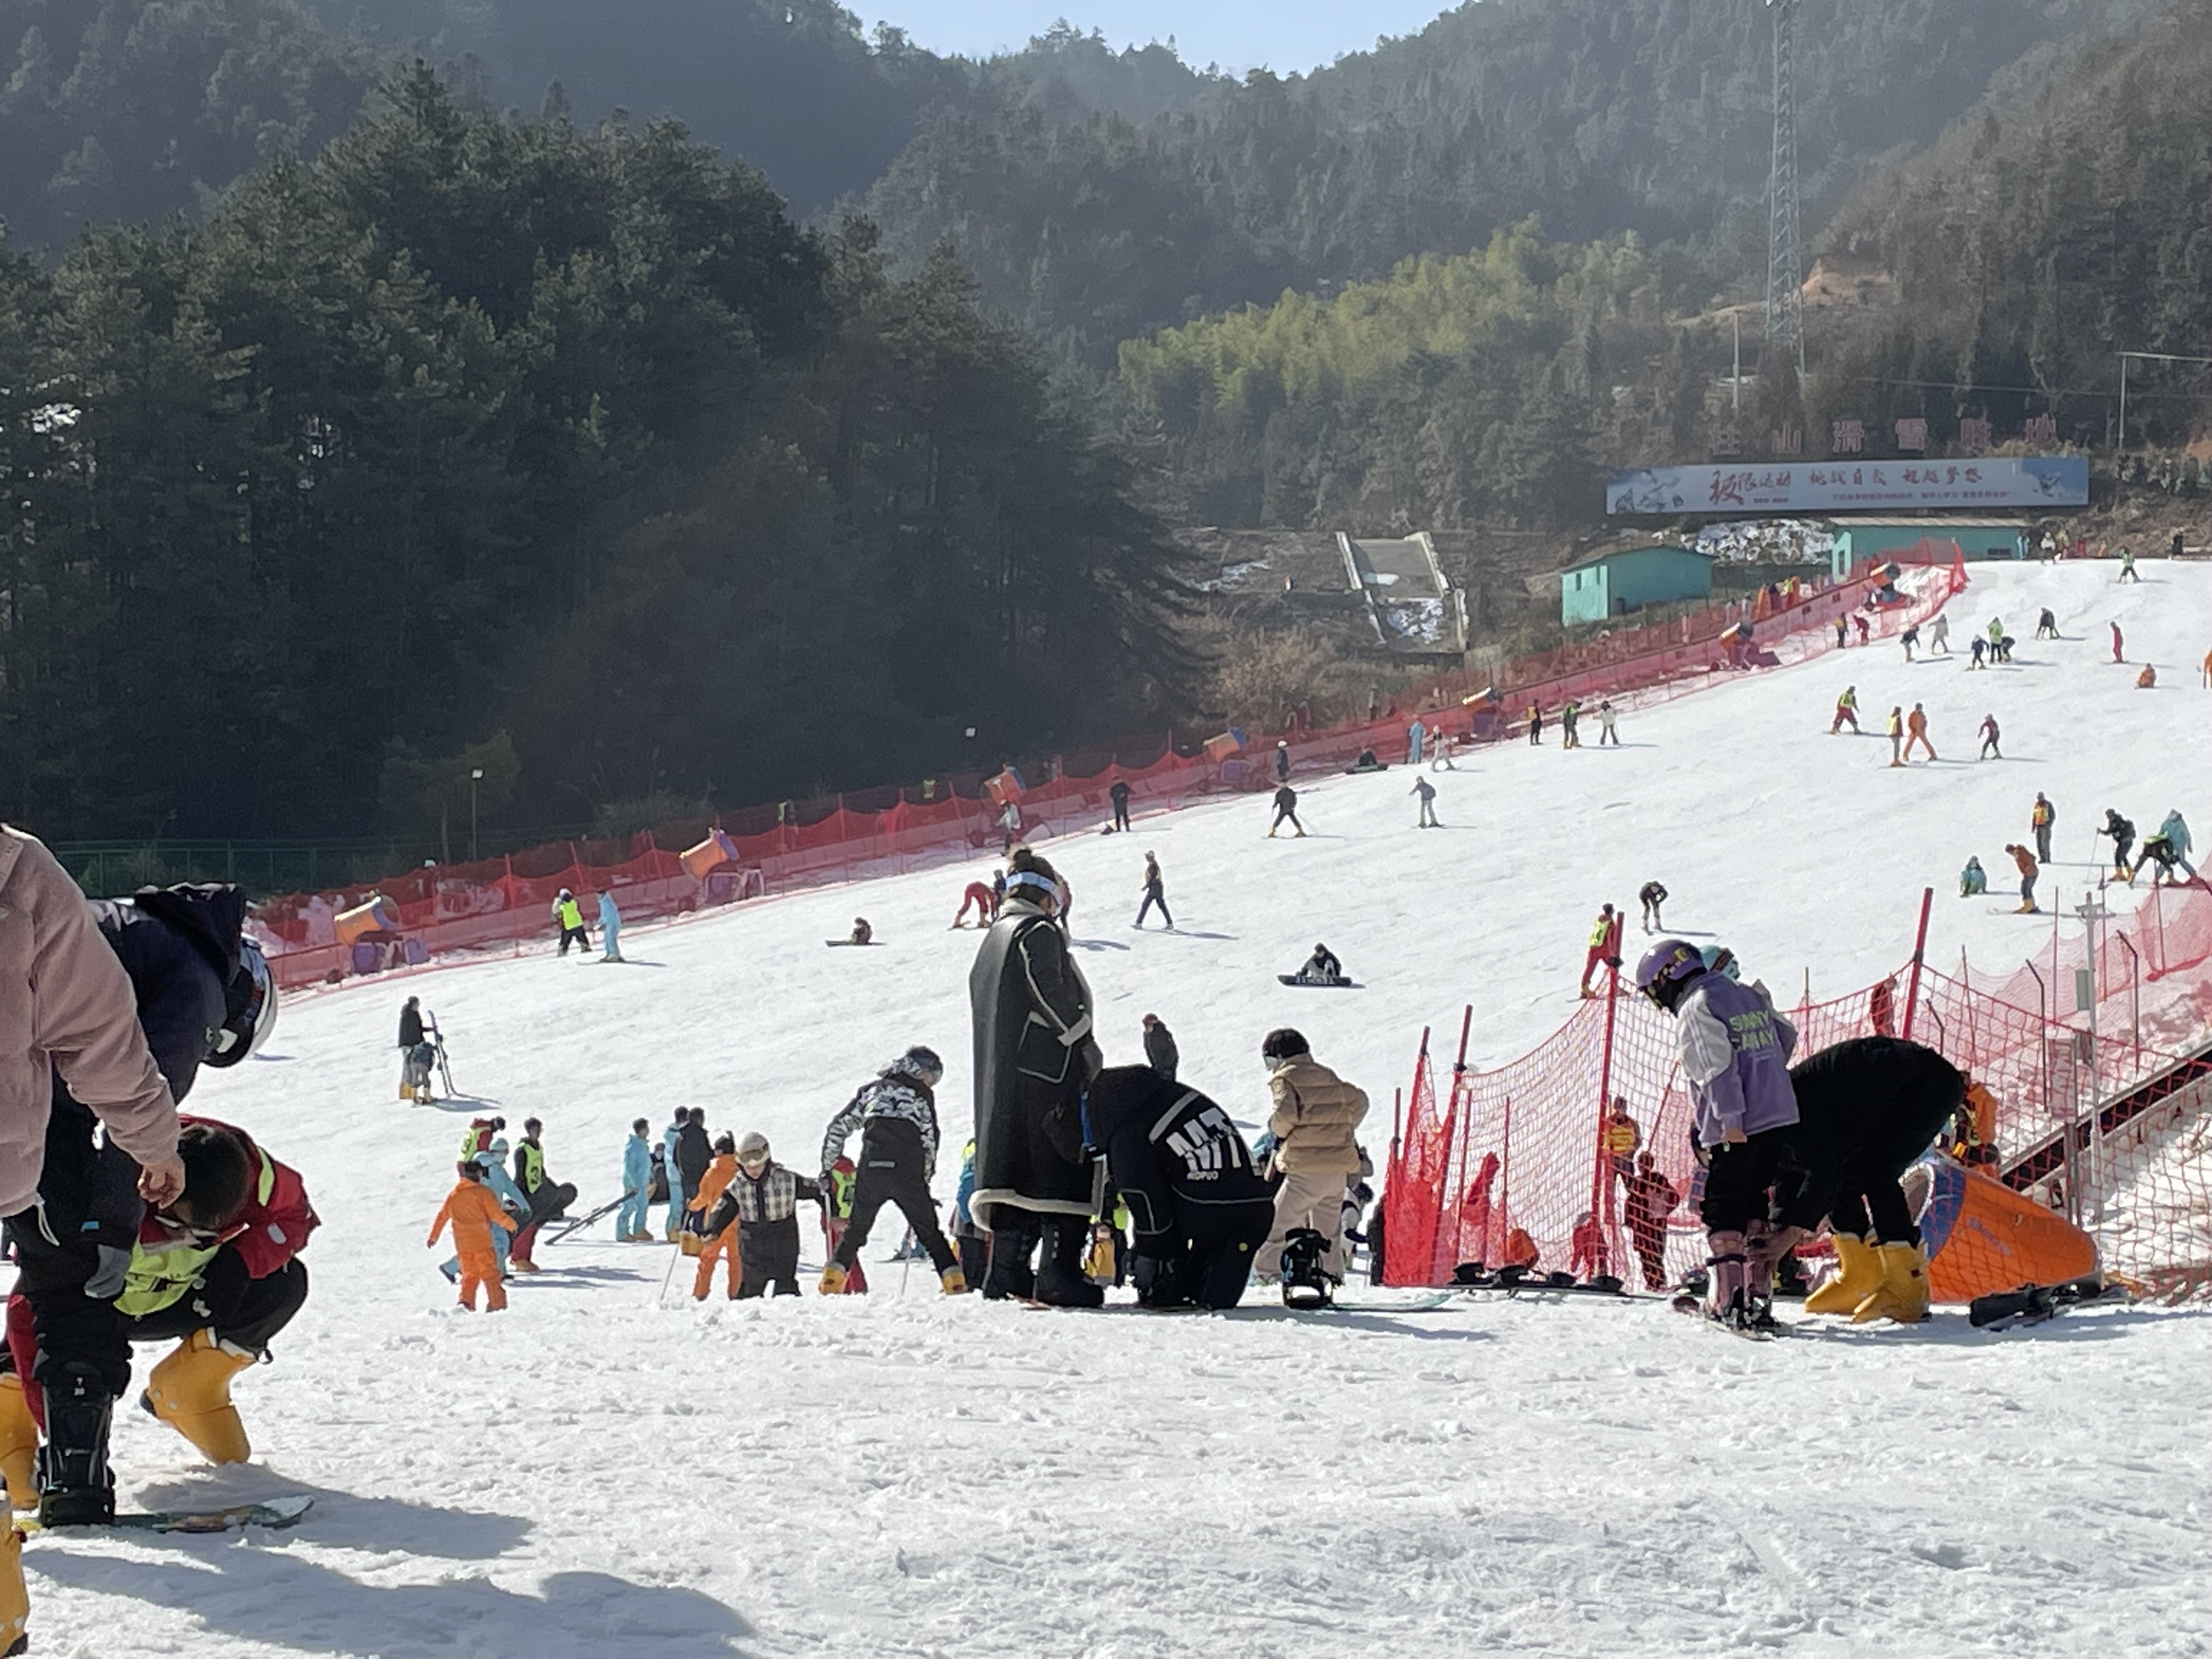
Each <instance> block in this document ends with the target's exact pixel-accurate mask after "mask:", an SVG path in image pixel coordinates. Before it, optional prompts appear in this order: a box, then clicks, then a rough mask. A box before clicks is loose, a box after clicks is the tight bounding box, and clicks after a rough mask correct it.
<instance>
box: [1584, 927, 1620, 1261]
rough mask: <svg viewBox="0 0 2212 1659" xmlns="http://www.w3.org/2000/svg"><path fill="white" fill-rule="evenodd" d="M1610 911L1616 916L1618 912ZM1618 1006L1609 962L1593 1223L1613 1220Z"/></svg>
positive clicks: (1616, 971) (1592, 1167)
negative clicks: (1609, 1151) (1609, 1142)
mask: <svg viewBox="0 0 2212 1659" xmlns="http://www.w3.org/2000/svg"><path fill="white" fill-rule="evenodd" d="M1613 914H1614V915H1616V916H1618V915H1620V912H1619V911H1615V912H1614V913H1613ZM1617 959H1618V958H1617V956H1616V960H1617ZM1619 1010H1620V969H1619V968H1618V967H1615V966H1613V965H1612V964H1611V963H1608V964H1607V968H1606V972H1605V1050H1604V1054H1603V1055H1602V1056H1601V1059H1600V1060H1599V1061H1598V1068H1597V1139H1596V1142H1595V1145H1594V1146H1592V1148H1591V1153H1592V1156H1591V1160H1590V1220H1591V1222H1592V1223H1593V1224H1594V1225H1610V1223H1611V1221H1612V1218H1611V1216H1609V1215H1607V1213H1606V1212H1607V1210H1608V1209H1609V1208H1610V1206H1608V1205H1607V1203H1606V1200H1607V1198H1608V1197H1609V1196H1610V1195H1611V1194H1612V1191H1613V1182H1612V1181H1611V1180H1610V1179H1609V1178H1608V1177H1609V1176H1611V1174H1612V1165H1611V1164H1610V1163H1609V1161H1608V1160H1607V1158H1606V1152H1605V1127H1606V1120H1607V1116H1608V1115H1610V1113H1611V1111H1612V1105H1611V1102H1612V1099H1613V1020H1614V1018H1615V1017H1616V1015H1617V1013H1618V1012H1619ZM1601 1218H1602V1219H1601Z"/></svg>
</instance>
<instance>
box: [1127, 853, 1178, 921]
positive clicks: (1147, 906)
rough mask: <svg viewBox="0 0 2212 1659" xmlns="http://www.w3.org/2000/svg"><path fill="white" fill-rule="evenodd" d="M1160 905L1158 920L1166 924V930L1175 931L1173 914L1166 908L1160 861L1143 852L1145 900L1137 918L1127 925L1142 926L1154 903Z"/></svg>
mask: <svg viewBox="0 0 2212 1659" xmlns="http://www.w3.org/2000/svg"><path fill="white" fill-rule="evenodd" d="M1156 904H1157V905H1158V906H1159V907H1160V920H1161V921H1164V922H1165V923H1166V924H1167V927H1168V932H1170V933H1173V932H1175V915H1174V913H1173V912H1171V911H1170V909H1169V908H1168V890H1167V884H1166V882H1165V881H1164V879H1163V878H1162V877H1161V875H1160V861H1159V860H1158V858H1157V857H1155V856H1154V855H1153V854H1150V853H1147V854H1145V902H1144V903H1143V905H1142V906H1141V907H1139V909H1138V911H1137V919H1136V920H1135V921H1133V922H1131V923H1130V924H1129V925H1130V926H1131V927H1143V926H1144V925H1145V918H1146V916H1148V915H1152V907H1153V906H1154V905H1156Z"/></svg>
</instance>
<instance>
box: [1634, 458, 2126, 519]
mask: <svg viewBox="0 0 2212 1659" xmlns="http://www.w3.org/2000/svg"><path fill="white" fill-rule="evenodd" d="M2088 504H2089V460H2088V458H2087V456H2085V455H2031V456H2027V457H2023V458H2021V459H2001V458H1991V457H1988V456H1978V457H1973V458H1971V459H1959V460H1951V461H1922V460H1899V461H1865V460H1860V459H1857V458H1856V457H1854V458H1852V459H1850V460H1838V461H1814V462H1812V463H1810V464H1809V465H1808V464H1806V463H1803V462H1800V461H1787V462H1784V463H1782V464H1780V465H1738V466H1652V467H1641V468H1638V469H1637V470H1636V471H1628V472H1608V473H1607V475H1606V480H1605V510H1606V511H1607V513H1614V514H1619V513H1656V514H1668V515H1672V514H1674V513H1775V514H1784V513H1869V512H1875V513H1879V512H1892V513H1896V512H1926V511H1929V510H1931V509H1933V510H1936V511H1942V512H1967V513H1973V512H1981V511H1984V510H1988V509H1992V508H2027V509H2044V508H2050V507H2087V505H2088Z"/></svg>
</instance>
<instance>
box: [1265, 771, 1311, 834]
mask: <svg viewBox="0 0 2212 1659" xmlns="http://www.w3.org/2000/svg"><path fill="white" fill-rule="evenodd" d="M1285 822H1287V823H1289V824H1290V826H1291V829H1295V830H1297V832H1298V836H1299V837H1300V838H1301V839H1303V838H1304V836H1305V833H1306V827H1305V825H1304V824H1303V823H1299V822H1298V792H1297V790H1295V789H1293V788H1291V786H1290V785H1289V784H1287V783H1286V784H1285V785H1283V787H1281V788H1279V789H1278V790H1276V791H1275V821H1274V822H1273V823H1271V824H1269V825H1268V826H1267V839H1268V840H1269V841H1273V840H1274V838H1275V831H1276V830H1278V829H1281V828H1282V827H1283V825H1284V823H1285Z"/></svg>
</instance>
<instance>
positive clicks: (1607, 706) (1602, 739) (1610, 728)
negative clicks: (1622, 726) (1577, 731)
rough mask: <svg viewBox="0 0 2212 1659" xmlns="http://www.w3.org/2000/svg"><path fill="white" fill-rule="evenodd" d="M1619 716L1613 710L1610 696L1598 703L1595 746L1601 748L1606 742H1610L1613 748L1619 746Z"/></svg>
mask: <svg viewBox="0 0 2212 1659" xmlns="http://www.w3.org/2000/svg"><path fill="white" fill-rule="evenodd" d="M1619 721H1620V715H1619V714H1616V713H1614V712H1613V702H1612V700H1611V699H1610V698H1608V699H1607V700H1606V701H1604V702H1601V703H1599V704H1598V706H1597V746H1598V747H1599V748H1601V749H1602V748H1604V747H1605V746H1606V744H1612V745H1613V747H1614V748H1615V749H1618V748H1620V730H1619Z"/></svg>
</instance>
